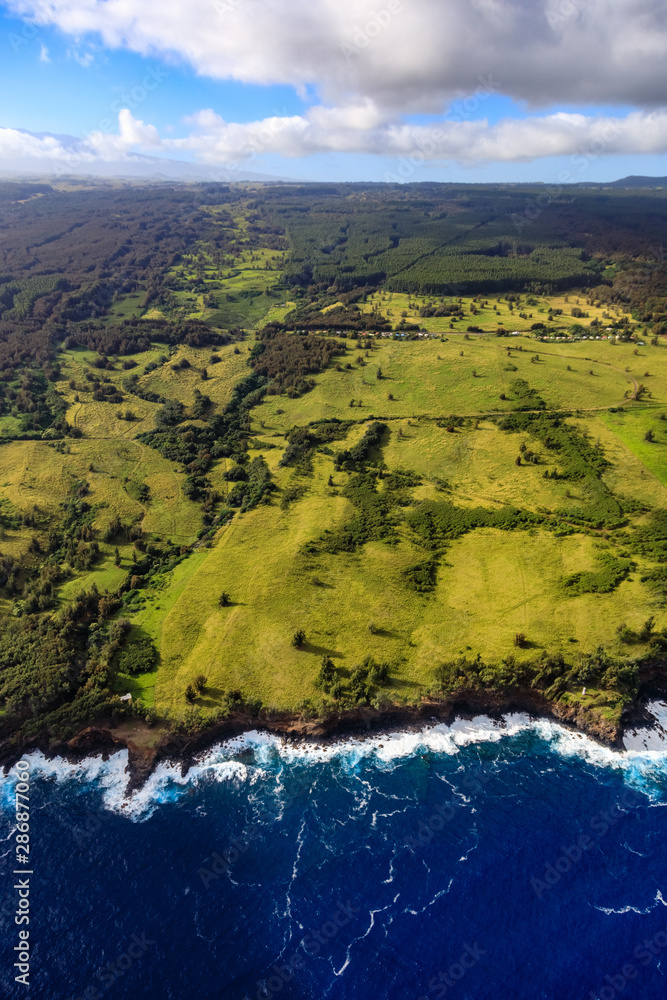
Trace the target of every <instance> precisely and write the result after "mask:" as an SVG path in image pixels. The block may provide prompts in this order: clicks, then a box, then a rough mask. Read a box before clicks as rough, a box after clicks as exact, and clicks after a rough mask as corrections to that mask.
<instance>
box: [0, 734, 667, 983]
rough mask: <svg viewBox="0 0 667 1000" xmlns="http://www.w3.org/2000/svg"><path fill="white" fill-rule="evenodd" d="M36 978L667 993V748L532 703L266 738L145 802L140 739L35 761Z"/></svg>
mask: <svg viewBox="0 0 667 1000" xmlns="http://www.w3.org/2000/svg"><path fill="white" fill-rule="evenodd" d="M29 761H30V775H31V778H30V785H31V788H30V797H31V831H30V835H31V870H32V871H33V874H32V875H31V876H30V925H29V931H30V950H31V963H30V964H31V972H30V986H29V987H25V986H24V985H22V984H20V983H16V982H15V980H14V975H15V972H14V970H13V968H12V965H13V962H14V961H15V958H14V951H13V948H14V945H15V944H16V943H17V932H18V928H17V926H16V925H15V923H14V912H15V910H16V899H17V890H16V889H14V888H13V886H14V884H15V880H16V877H15V876H13V875H12V874H11V873H12V871H13V869H14V826H13V818H12V817H13V790H14V784H15V779H14V778H13V777H12V774H11V773H10V774H9V775H8V776H7V777H6V778H5V779H4V781H3V785H2V790H3V796H2V814H1V818H2V831H1V836H2V844H1V845H0V846H1V848H2V851H1V853H2V866H3V882H2V907H1V912H2V924H3V935H2V954H1V956H0V983H1V984H2V996H3V997H11V998H13V997H31V998H39V1000H74V998H85V1000H93V998H104V1000H107V998H108V1000H129V998H132V1000H135V998H140V1000H170V998H175V1000H190V998H192V1000H246V998H247V1000H254V998H264V1000H266V998H273V997H279V998H281V1000H282V998H295V1000H323V998H329V1000H421V998H429V1000H431V998H439V997H448V998H452V1000H492V998H493V1000H505V998H507V1000H541V998H544V1000H570V998H575V1000H576V998H581V1000H588V998H590V997H593V998H598V1000H611V998H613V997H615V996H622V997H624V998H626V997H627V998H631V1000H649V998H650V1000H657V998H662V997H665V996H667V808H665V807H666V806H667V750H665V749H658V750H645V749H644V748H643V743H642V741H641V740H640V741H639V742H638V745H637V747H636V748H635V749H632V750H629V751H626V752H624V753H621V754H615V753H613V752H611V751H609V750H606V749H604V748H602V747H599V746H597V745H596V744H595V743H593V742H592V741H590V740H588V739H586V738H585V737H582V736H578V735H575V734H573V733H569V732H567V731H565V730H563V729H560V728H559V727H557V726H555V725H552V724H550V723H546V722H537V723H531V722H529V720H527V719H525V718H524V717H519V716H514V717H510V718H509V719H508V720H507V725H506V726H505V727H502V726H499V725H498V724H494V723H491V722H490V721H488V720H486V721H485V720H475V721H473V722H467V723H464V722H460V723H456V724H455V725H454V726H452V727H446V726H437V727H434V728H431V729H426V730H424V731H422V732H420V733H402V734H401V733H398V734H391V735H385V736H379V737H378V736H375V737H373V738H372V739H369V740H350V741H347V742H345V743H341V744H338V745H335V746H331V747H329V748H327V749H324V748H321V747H320V748H317V747H313V748H309V749H307V750H306V749H300V748H296V747H293V746H284V745H282V744H281V743H280V742H279V741H278V740H276V739H274V738H269V737H267V736H262V735H260V734H257V733H254V734H252V733H251V734H248V735H247V736H246V737H244V738H242V739H238V740H235V741H233V742H231V743H228V744H226V745H224V746H222V747H217V748H215V749H214V750H212V751H210V752H209V753H208V754H206V755H205V757H203V758H202V760H201V762H200V763H199V764H198V766H196V767H195V768H193V769H192V770H191V771H190V772H189V773H188V774H187V775H186V776H185V777H184V776H182V775H181V772H180V768H178V767H176V766H173V767H169V766H164V765H163V766H161V767H160V768H159V769H158V771H157V772H156V773H155V774H154V775H153V776H152V777H151V779H150V781H149V782H148V784H147V785H146V786H145V787H144V788H143V789H142V790H141V791H140V792H138V793H135V795H134V796H133V797H131V798H129V799H126V798H124V790H125V785H126V782H127V775H126V774H125V772H124V768H125V764H126V755H125V754H124V753H122V754H117V755H115V756H114V757H112V758H110V759H109V760H108V761H106V762H103V761H101V760H100V759H91V760H89V761H87V762H84V763H83V764H82V765H72V764H67V763H66V762H63V761H46V760H45V759H44V758H43V757H42V756H41V755H39V754H33V755H32V756H31V757H30V758H29Z"/></svg>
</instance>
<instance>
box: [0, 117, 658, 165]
mask: <svg viewBox="0 0 667 1000" xmlns="http://www.w3.org/2000/svg"><path fill="white" fill-rule="evenodd" d="M188 123H189V125H190V126H193V128H192V131H191V132H190V134H189V135H187V136H185V137H183V138H171V137H169V138H164V137H161V136H160V134H159V133H158V130H157V129H156V128H155V126H154V125H149V124H145V123H144V122H142V121H140V120H139V119H137V118H134V116H133V115H132V113H131V111H129V110H128V109H127V108H125V109H123V110H122V111H121V112H120V113H119V116H118V133H116V134H109V133H106V132H93V133H92V134H91V135H90V136H88V137H87V138H85V139H81V140H72V141H69V142H65V141H64V138H63V137H58V136H50V135H46V134H42V135H34V134H33V133H29V132H22V131H20V130H16V129H0V158H11V157H31V158H41V159H45V158H48V159H61V160H64V161H67V163H68V164H70V166H72V169H74V166H75V165H76V163H77V162H78V161H81V162H84V163H85V162H91V161H93V160H97V161H115V160H123V159H128V158H131V157H133V156H135V155H136V154H137V153H152V154H155V153H159V154H162V155H165V154H166V155H169V156H172V157H173V156H177V157H182V156H183V155H184V154H185V155H187V156H193V157H194V158H195V159H196V160H199V161H201V162H204V163H208V164H225V165H227V166H229V165H230V164H238V163H249V162H250V161H251V160H253V159H254V158H255V157H256V156H261V155H262V154H277V155H280V156H285V157H301V156H308V155H311V154H314V153H371V154H375V155H378V156H384V157H392V158H399V159H400V158H401V157H407V158H408V159H412V160H413V161H414V162H415V163H418V162H421V161H430V162H434V163H447V162H456V163H461V164H468V165H470V164H478V163H484V162H490V161H496V162H497V161H504V162H519V161H529V160H535V159H538V158H540V157H546V156H568V155H569V156H578V157H585V158H587V159H589V160H590V159H596V158H597V157H599V156H604V155H609V154H624V153H662V152H667V110H665V109H663V110H659V111H653V112H639V111H635V112H632V113H630V114H629V115H627V116H626V117H625V118H617V117H587V116H586V115H581V114H565V113H563V112H560V113H558V114H552V115H545V116H535V117H530V118H525V119H523V120H516V119H507V120H505V121H502V122H499V123H497V124H495V125H490V124H489V123H488V122H487V121H483V120H481V121H480V120H475V121H460V120H458V121H457V120H454V119H453V118H450V119H444V120H443V121H441V122H440V123H438V124H436V125H434V126H432V127H430V126H424V125H421V126H417V125H406V124H404V123H401V122H400V121H399V120H397V119H391V120H387V119H386V118H384V117H383V116H382V115H381V114H380V112H379V111H378V109H377V108H376V107H374V106H372V105H371V104H369V103H368V102H364V103H362V104H352V105H349V106H341V107H337V108H325V107H316V108H311V109H310V111H308V112H307V113H306V114H305V115H293V116H285V117H281V116H274V117H271V118H265V119H263V120H261V121H255V122H247V123H244V124H239V123H237V122H226V121H224V119H222V118H221V117H220V116H219V115H217V114H215V112H213V111H212V110H210V109H209V110H204V111H200V112H199V113H198V114H197V115H195V116H193V117H192V118H190V119H188Z"/></svg>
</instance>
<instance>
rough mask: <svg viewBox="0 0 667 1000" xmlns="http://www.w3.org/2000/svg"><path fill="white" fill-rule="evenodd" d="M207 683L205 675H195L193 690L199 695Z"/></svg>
mask: <svg viewBox="0 0 667 1000" xmlns="http://www.w3.org/2000/svg"><path fill="white" fill-rule="evenodd" d="M207 682H208V678H207V676H206V674H197V676H196V677H195V679H194V686H195V689H196V690H197V691H198V692H199V693H200V694H201V692H202V691H204V690H205V688H206V684H207Z"/></svg>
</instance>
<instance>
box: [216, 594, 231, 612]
mask: <svg viewBox="0 0 667 1000" xmlns="http://www.w3.org/2000/svg"><path fill="white" fill-rule="evenodd" d="M231 603H232V599H231V597H230V596H229V594H228V593H227V591H226V590H223V592H222V593H221V594H220V597H219V598H218V604H219V605H220V607H221V608H228V607H229V605H230V604H231Z"/></svg>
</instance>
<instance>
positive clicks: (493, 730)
mask: <svg viewBox="0 0 667 1000" xmlns="http://www.w3.org/2000/svg"><path fill="white" fill-rule="evenodd" d="M647 708H648V710H649V711H650V712H651V714H652V715H654V716H655V718H656V721H657V725H656V728H655V729H647V730H637V731H635V732H631V733H629V734H628V736H627V737H626V740H625V749H624V750H623V751H620V752H619V751H614V750H611V749H609V748H608V747H604V746H602V745H601V744H599V743H597V742H595V741H594V740H592V739H590V738H589V737H587V736H585V735H583V734H582V733H578V732H574V731H572V730H569V729H566V728H565V727H564V726H561V725H559V724H558V723H556V722H552V721H550V720H547V719H537V720H536V719H532V718H531V717H530V716H529V715H527V714H524V713H511V714H508V715H506V716H504V717H503V718H502V719H491V718H489V717H488V716H485V715H482V716H477V717H476V718H474V719H470V720H466V719H457V720H455V721H454V722H453V723H451V724H446V723H437V724H433V725H425V726H424V727H423V728H422V729H419V730H410V731H398V732H391V733H384V734H381V735H378V734H374V735H372V736H370V735H369V736H365V737H351V738H349V739H341V740H339V741H338V742H335V743H320V744H318V743H316V742H304V741H301V742H298V743H297V742H287V741H285V740H283V739H282V738H281V737H279V736H274V735H272V734H270V733H264V732H259V731H257V730H251V731H249V732H246V733H243V734H242V735H240V736H237V737H234V738H232V739H229V740H226V741H224V742H222V743H220V744H218V745H216V746H214V747H211V748H210V749H209V750H207V751H206V752H205V753H202V754H201V755H200V756H199V758H198V759H197V761H196V763H195V764H194V765H193V766H192V767H190V768H189V770H188V771H187V772H186V773H185V774H184V773H183V769H182V766H181V764H180V763H178V762H164V763H161V764H159V765H158V766H157V768H156V769H155V771H154V772H153V773H152V774H151V775H150V776H149V778H148V780H147V781H146V783H145V784H144V785H143V786H142V787H141V788H140V789H137V790H135V791H133V792H131V793H128V782H129V772H128V767H127V765H128V753H127V751H126V750H121V751H118V752H117V753H115V754H112V755H110V756H109V757H108V758H107V759H106V760H104V759H103V758H102V757H101V756H98V757H88V758H86V759H85V760H82V761H79V762H77V763H71V762H69V761H67V760H65V759H63V758H60V757H55V758H53V759H48V758H46V757H45V756H44V755H43V754H42V753H41V752H34V753H31V754H29V755H27V756H26V758H25V759H26V760H27V761H28V762H29V765H30V768H29V770H30V775H31V778H33V779H34V778H39V779H42V780H47V781H49V780H51V781H57V782H59V783H75V784H77V785H79V786H80V787H81V788H90V786H91V785H92V786H94V787H95V788H96V789H97V790H98V791H100V792H101V799H102V806H103V808H104V809H106V810H109V811H112V812H116V813H118V814H121V815H123V816H126V817H127V818H128V819H132V820H135V821H137V820H145V819H148V817H149V816H150V815H152V813H153V812H154V811H155V809H156V808H157V807H158V806H159V805H164V804H166V803H169V802H175V801H177V800H178V799H179V798H181V796H182V795H183V794H185V793H186V792H187V791H188V789H190V788H193V787H196V786H197V785H200V784H202V783H205V782H234V783H236V784H238V785H248V786H249V787H250V786H253V785H256V784H257V783H259V782H261V781H262V779H265V778H266V777H267V776H268V774H269V772H271V773H273V774H275V772H276V767H277V768H278V773H280V770H281V769H282V768H283V767H289V766H290V765H295V764H303V765H307V764H310V763H314V764H315V763H316V764H320V763H322V762H325V761H332V760H335V761H336V762H337V764H338V766H339V767H340V768H341V769H342V770H343V771H345V772H347V773H354V772H355V771H356V770H357V768H358V766H359V765H360V764H361V762H362V761H368V760H369V759H372V761H373V763H374V765H375V766H376V767H377V768H378V769H380V770H391V769H393V768H394V767H395V766H396V764H397V762H400V761H401V760H404V759H407V758H410V757H414V756H419V755H425V754H446V755H448V756H454V755H457V754H459V753H460V752H461V749H462V748H463V747H467V746H470V745H473V744H483V743H497V742H499V741H500V740H502V739H507V738H512V737H517V736H519V735H521V734H522V733H529V732H533V733H535V734H536V735H537V736H539V737H540V738H541V739H543V740H544V741H545V742H546V743H548V744H549V746H550V748H551V749H552V750H554V751H556V752H557V753H559V754H560V755H561V756H564V757H574V756H577V757H583V758H584V759H585V760H586V761H587V762H588V763H589V764H593V765H595V766H599V767H605V768H614V769H617V770H619V771H620V772H621V773H622V774H623V777H624V780H625V781H626V783H627V784H628V785H631V786H633V787H634V788H636V789H637V790H639V791H642V792H644V793H645V794H647V795H649V797H650V798H652V799H653V800H654V801H655V804H656V805H662V804H664V803H663V802H662V801H659V800H660V799H661V796H655V795H654V789H655V787H656V785H657V784H658V782H661V784H662V786H663V787H664V783H665V779H667V704H665V703H664V702H653V703H651V704H649V705H648V706H647ZM649 740H650V746H647V745H646V744H648V743H649ZM243 756H248V758H249V759H248V762H247V763H246V762H244V761H241V760H239V759H238V758H239V757H243ZM16 781H17V778H16V768H11V769H10V771H9V773H8V774H7V775H5V776H4V777H3V778H1V779H0V804H1V805H2V808H3V809H9V808H10V806H11V807H13V803H14V788H15V785H16ZM279 784H280V783H279Z"/></svg>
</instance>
